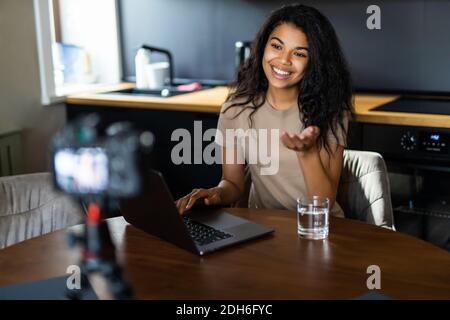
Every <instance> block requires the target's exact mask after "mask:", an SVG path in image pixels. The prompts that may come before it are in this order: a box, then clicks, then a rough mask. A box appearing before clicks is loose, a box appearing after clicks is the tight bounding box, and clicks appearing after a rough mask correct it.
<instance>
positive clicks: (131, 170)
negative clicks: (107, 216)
mask: <svg viewBox="0 0 450 320" xmlns="http://www.w3.org/2000/svg"><path fill="white" fill-rule="evenodd" d="M153 142H154V136H153V134H152V133H151V132H148V131H144V132H138V131H137V130H134V129H133V128H132V126H131V124H129V123H126V122H118V123H114V124H112V125H110V126H108V127H107V128H103V127H102V124H101V121H100V118H99V116H98V115H96V114H90V115H87V116H83V117H81V118H79V119H76V120H74V121H73V122H71V123H69V124H67V125H66V126H65V127H64V128H63V129H62V130H61V131H60V132H58V133H57V134H56V135H55V137H54V138H53V141H52V143H51V146H50V158H51V161H50V162H51V170H52V172H53V180H54V181H53V182H54V185H55V187H56V188H57V189H58V190H60V191H63V192H65V193H68V194H72V195H75V196H79V197H82V196H102V197H107V196H108V197H111V198H129V197H133V196H136V195H137V194H139V193H140V192H141V190H142V189H143V185H144V180H143V176H144V175H143V174H142V173H143V172H145V170H146V168H147V167H149V166H150V153H151V149H152V147H153Z"/></svg>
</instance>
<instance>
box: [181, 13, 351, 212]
mask: <svg viewBox="0 0 450 320" xmlns="http://www.w3.org/2000/svg"><path fill="white" fill-rule="evenodd" d="M351 110H352V90H351V83H350V75H349V71H348V68H347V65H346V62H345V59H344V57H343V54H342V52H341V49H340V46H339V42H338V39H337V36H336V34H335V31H334V29H333V27H332V25H331V24H330V22H329V21H328V19H327V18H326V17H325V16H323V15H322V14H321V13H320V12H319V11H318V10H316V9H314V8H312V7H308V6H304V5H290V6H284V7H282V8H281V9H278V10H276V11H275V12H273V13H272V14H271V16H270V17H269V18H268V19H267V21H266V22H265V23H264V25H263V26H262V28H261V29H260V31H259V32H258V34H257V35H256V38H255V40H254V41H253V45H252V52H251V55H250V57H249V59H248V60H247V61H246V63H244V65H243V66H242V67H241V69H240V71H239V73H238V76H237V80H236V82H235V83H234V85H233V90H232V91H231V92H230V94H229V96H228V98H227V100H226V102H225V104H224V105H223V107H222V109H221V113H220V117H219V123H218V130H220V132H221V133H222V134H223V136H225V132H224V131H226V130H227V129H228V130H229V129H244V130H246V129H250V128H254V129H268V130H274V129H275V130H277V129H278V130H280V135H279V139H276V140H277V141H272V142H271V143H279V142H280V141H281V144H280V147H279V151H278V154H277V155H272V156H274V157H273V158H272V159H276V160H277V161H279V169H278V171H277V173H276V174H271V175H262V174H261V170H260V169H261V164H260V163H256V164H252V163H249V157H250V155H251V153H250V152H249V151H248V150H245V148H244V150H243V148H242V144H240V145H239V144H238V145H236V144H233V143H230V142H229V141H228V140H227V139H225V140H224V141H221V142H222V143H221V145H222V153H223V158H224V159H225V158H227V153H230V152H233V154H237V155H238V156H242V157H244V158H245V160H246V162H247V163H248V166H249V169H250V174H251V179H252V187H251V191H250V200H249V206H250V207H257V208H274V209H275V208H276V209H290V210H292V209H294V208H295V207H296V199H297V198H299V197H304V196H308V195H309V196H312V195H317V196H323V197H328V198H329V199H330V207H331V208H332V210H331V211H332V214H334V215H340V216H343V212H342V210H341V209H340V207H339V205H337V204H336V205H335V198H336V191H337V187H338V183H339V178H340V174H341V169H342V161H343V150H344V147H345V145H346V131H347V127H348V120H349V116H350V115H351ZM230 146H231V147H230ZM230 148H233V150H231V149H230ZM271 150H272V149H271ZM273 150H276V148H275V149H273ZM234 159H236V158H234ZM237 162H238V161H232V162H231V163H230V161H225V162H224V163H223V164H222V180H221V181H220V183H219V184H218V186H217V187H214V188H210V189H194V190H193V191H192V192H191V193H189V194H188V195H186V196H185V197H183V198H181V199H179V200H178V201H177V202H176V204H177V207H178V209H179V211H180V213H183V212H185V211H186V210H189V209H190V208H192V206H193V205H194V203H195V202H196V201H203V202H204V204H206V205H213V204H214V205H216V204H221V205H227V204H232V203H233V202H235V201H237V200H239V199H240V197H241V196H242V195H243V194H244V185H245V181H244V180H245V166H244V164H242V163H237Z"/></svg>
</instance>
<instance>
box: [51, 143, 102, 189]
mask: <svg viewBox="0 0 450 320" xmlns="http://www.w3.org/2000/svg"><path fill="white" fill-rule="evenodd" d="M54 167H55V178H56V183H57V184H58V186H59V187H60V188H61V189H62V190H63V191H65V192H68V193H77V194H96V193H102V192H104V191H105V190H106V188H107V187H108V157H107V156H106V154H105V151H104V149H102V148H79V149H68V148H67V149H61V150H58V151H57V152H56V153H55V159H54Z"/></svg>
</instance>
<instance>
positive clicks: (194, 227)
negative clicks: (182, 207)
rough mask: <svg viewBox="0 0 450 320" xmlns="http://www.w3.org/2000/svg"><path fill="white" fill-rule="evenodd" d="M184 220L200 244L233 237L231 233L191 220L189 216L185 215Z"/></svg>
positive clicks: (193, 237)
mask: <svg viewBox="0 0 450 320" xmlns="http://www.w3.org/2000/svg"><path fill="white" fill-rule="evenodd" d="M183 220H184V224H185V225H186V227H187V228H188V230H189V233H190V235H191V237H192V239H194V241H195V242H196V243H197V244H198V245H200V246H204V245H206V244H210V243H212V242H216V241H220V240H223V239H227V238H230V237H232V235H231V234H229V233H226V232H223V231H220V230H217V229H214V228H212V227H210V226H207V225H204V224H202V223H200V222H197V221H194V220H191V219H190V218H189V217H187V216H183Z"/></svg>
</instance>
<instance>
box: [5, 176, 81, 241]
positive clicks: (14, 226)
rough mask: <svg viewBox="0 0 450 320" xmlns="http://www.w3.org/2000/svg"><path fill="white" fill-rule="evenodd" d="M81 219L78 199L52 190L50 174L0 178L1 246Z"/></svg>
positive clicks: (66, 225)
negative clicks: (76, 200)
mask: <svg viewBox="0 0 450 320" xmlns="http://www.w3.org/2000/svg"><path fill="white" fill-rule="evenodd" d="M83 219H84V213H83V210H82V209H81V206H80V205H79V204H78V203H77V202H75V201H74V200H73V199H72V198H70V197H69V196H67V195H65V194H62V193H58V192H56V191H55V190H53V184H52V181H51V177H50V174H49V173H36V174H26V175H19V176H8V177H1V178H0V249H1V248H4V247H7V246H10V245H12V244H15V243H17V242H20V241H23V240H26V239H29V238H33V237H37V236H40V235H43V234H45V233H49V232H52V231H55V230H58V229H63V228H66V227H68V226H72V225H75V224H79V223H81V222H82V221H83Z"/></svg>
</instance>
